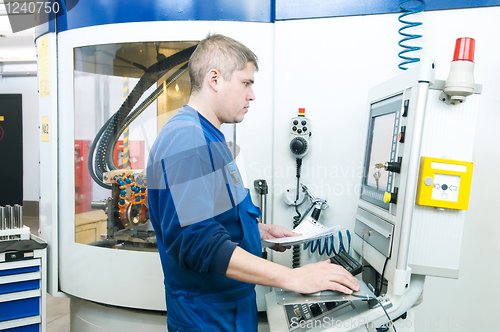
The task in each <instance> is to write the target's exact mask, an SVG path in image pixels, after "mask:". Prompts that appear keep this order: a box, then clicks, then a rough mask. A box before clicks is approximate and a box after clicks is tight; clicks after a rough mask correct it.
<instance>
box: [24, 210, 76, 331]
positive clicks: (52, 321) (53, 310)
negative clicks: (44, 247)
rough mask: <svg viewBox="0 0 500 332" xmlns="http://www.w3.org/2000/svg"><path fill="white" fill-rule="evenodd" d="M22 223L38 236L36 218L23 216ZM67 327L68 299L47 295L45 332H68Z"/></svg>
mask: <svg viewBox="0 0 500 332" xmlns="http://www.w3.org/2000/svg"><path fill="white" fill-rule="evenodd" d="M23 223H24V225H26V226H28V227H29V228H30V231H31V233H32V234H35V235H38V218H36V217H26V216H25V217H23ZM69 326H70V325H69V299H68V298H58V297H53V296H51V295H50V294H47V332H68V331H69V330H70V328H69Z"/></svg>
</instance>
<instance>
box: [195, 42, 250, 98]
mask: <svg viewBox="0 0 500 332" xmlns="http://www.w3.org/2000/svg"><path fill="white" fill-rule="evenodd" d="M248 62H253V64H254V66H255V70H256V71H258V70H259V65H258V63H257V62H258V59H257V56H256V55H255V53H253V52H252V51H251V50H250V49H249V48H248V47H246V46H245V45H243V44H242V43H240V42H238V41H236V40H234V39H233V38H230V37H227V36H224V35H221V34H213V35H211V34H209V35H208V36H207V37H205V39H203V40H202V41H200V43H199V44H198V47H196V50H195V51H194V52H193V54H192V55H191V58H190V59H189V65H188V66H189V77H190V79H191V93H193V92H198V91H200V90H201V88H202V86H203V79H204V77H205V75H206V73H207V72H208V71H209V70H210V69H217V70H218V71H219V72H220V73H221V75H222V77H223V78H224V80H230V79H231V75H232V74H233V72H234V71H235V70H242V69H243V68H245V66H246V64H247V63H248Z"/></svg>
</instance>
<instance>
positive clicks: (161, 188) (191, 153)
mask: <svg viewBox="0 0 500 332" xmlns="http://www.w3.org/2000/svg"><path fill="white" fill-rule="evenodd" d="M182 136H183V138H184V140H183V145H184V147H183V148H182V149H180V150H179V151H176V148H174V149H168V148H167V149H166V150H163V153H162V152H161V151H158V150H156V151H155V150H152V153H156V154H157V156H154V155H153V156H152V160H151V165H150V167H148V168H150V169H148V172H149V171H150V170H152V171H153V172H154V175H153V174H149V173H148V190H149V188H151V189H152V190H151V192H153V191H154V192H155V195H156V199H150V206H149V208H150V209H151V210H152V211H151V219H152V222H156V223H157V226H159V227H160V229H161V234H157V236H158V235H160V236H161V241H162V243H163V245H164V247H165V250H166V253H167V254H168V255H169V256H170V257H171V258H172V259H173V260H174V262H175V263H176V264H177V265H178V266H179V267H181V268H183V269H189V270H195V271H198V272H200V273H207V272H216V273H219V274H222V275H225V273H226V270H227V266H228V264H229V260H230V259H231V256H232V253H233V251H234V249H235V248H236V246H237V243H235V242H232V241H231V236H230V234H229V233H228V231H227V230H226V229H225V228H224V227H223V226H222V225H221V224H220V223H219V222H217V221H216V220H215V219H214V217H215V215H216V214H217V213H218V212H220V210H224V209H226V210H227V209H230V208H231V207H232V206H231V201H230V198H229V194H228V193H227V190H226V188H225V181H224V179H223V174H222V171H215V172H214V170H213V168H212V164H211V160H210V155H209V152H208V149H207V147H206V143H205V145H204V146H203V145H202V144H195V143H192V142H189V137H190V136H189V135H186V133H184V134H183V135H182ZM186 137H187V138H188V142H186ZM204 141H205V140H204V138H203V142H204ZM198 143H199V142H198ZM168 145H169V146H171V144H168ZM160 146H161V145H160ZM186 146H194V148H190V149H188V150H186V149H185V147H186ZM167 151H168V153H167ZM150 178H151V179H152V181H154V183H151V182H150V181H151V180H149V179H150ZM150 186H151V187H150ZM225 196H227V198H226V199H225ZM221 197H222V199H221ZM151 205H154V206H151ZM216 211H217V212H216Z"/></svg>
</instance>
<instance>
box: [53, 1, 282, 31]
mask: <svg viewBox="0 0 500 332" xmlns="http://www.w3.org/2000/svg"><path fill="white" fill-rule="evenodd" d="M75 1H76V0H66V3H67V4H68V6H70V3H71V2H75ZM62 7H63V9H64V10H63V13H62V15H60V16H59V17H58V21H57V29H58V31H66V30H71V29H77V28H82V27H87V26H96V25H102V24H113V23H127V22H147V21H186V20H208V21H245V22H273V20H274V0H238V1H234V0H212V1H206V0H135V1H132V0H130V1H117V0H100V1H89V0H80V1H79V2H78V3H77V4H76V6H74V8H72V9H70V10H69V11H66V6H65V5H64V4H63V6H62Z"/></svg>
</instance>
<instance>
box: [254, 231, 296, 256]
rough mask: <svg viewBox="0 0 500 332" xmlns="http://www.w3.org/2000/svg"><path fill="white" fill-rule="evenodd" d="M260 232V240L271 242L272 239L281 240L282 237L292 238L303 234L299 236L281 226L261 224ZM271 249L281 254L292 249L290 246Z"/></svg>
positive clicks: (277, 246)
mask: <svg viewBox="0 0 500 332" xmlns="http://www.w3.org/2000/svg"><path fill="white" fill-rule="evenodd" d="M259 231H260V239H261V240H271V239H279V238H282V237H290V236H298V235H301V234H297V233H294V232H292V231H291V230H289V229H286V228H285V227H282V226H280V225H268V224H259ZM270 248H271V249H273V250H275V251H279V252H283V251H285V250H287V249H290V246H286V247H285V246H281V245H279V244H277V245H274V246H272V247H270Z"/></svg>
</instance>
